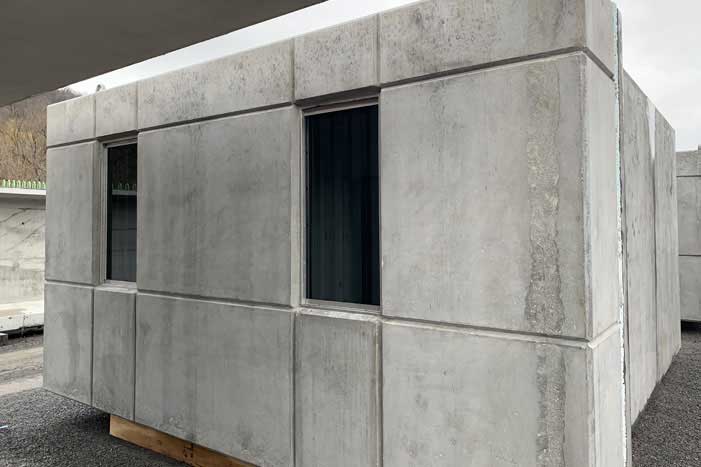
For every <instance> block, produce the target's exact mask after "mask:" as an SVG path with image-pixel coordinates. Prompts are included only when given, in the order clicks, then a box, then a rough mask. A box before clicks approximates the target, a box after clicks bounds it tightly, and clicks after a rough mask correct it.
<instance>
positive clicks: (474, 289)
mask: <svg viewBox="0 0 701 467" xmlns="http://www.w3.org/2000/svg"><path fill="white" fill-rule="evenodd" d="M587 60H588V59H587V58H586V56H585V55H584V54H575V55H570V56H567V57H564V58H557V59H550V60H545V61H540V62H536V63H529V64H523V65H514V66H509V67H505V68H501V69H498V70H487V71H483V72H475V73H470V74H467V75H463V76H458V77H450V78H443V79H440V80H435V81H429V82H425V83H419V84H416V85H410V86H403V87H399V88H396V89H391V90H387V91H385V92H383V93H382V96H381V105H382V112H381V133H382V148H381V153H382V160H381V165H382V168H381V170H382V178H381V182H380V183H381V190H382V195H381V196H382V203H383V211H382V246H383V254H382V259H383V271H382V274H383V275H382V305H383V314H385V315H390V316H400V317H405V318H418V319H425V320H431V321H442V322H451V323H461V324H469V325H473V326H481V327H489V328H498V329H510V330H518V331H527V332H536V333H543V334H550V335H567V336H573V337H591V333H590V332H587V329H591V324H588V320H591V319H592V317H591V316H589V317H588V316H587V315H586V310H585V303H584V295H585V293H586V292H585V282H584V273H585V270H584V268H583V267H582V265H583V263H584V242H585V238H584V232H585V227H584V225H583V217H582V212H583V210H584V200H583V193H584V184H583V179H582V172H583V170H584V167H583V161H585V160H587V156H586V155H585V154H584V153H585V150H586V147H585V144H584V142H585V140H586V139H585V135H584V134H583V131H584V129H585V124H584V122H585V121H586V120H587V115H586V111H587V109H586V107H585V103H584V102H583V101H582V99H580V96H582V95H584V93H583V92H582V90H583V89H585V88H586V81H585V79H584V77H585V76H586V75H585V72H589V71H591V70H590V69H589V68H587V67H586V62H587ZM609 87H612V85H611V83H610V81H609ZM475 109H480V111H479V112H475ZM555 109H556V110H555ZM610 113H611V114H612V113H613V107H611V108H610ZM533 115H538V117H537V118H533ZM494 121H499V122H500V123H501V124H500V125H494V124H493V122H494ZM439 133H440V134H441V138H440V140H438V141H437V140H435V139H434V138H433V137H432V135H435V134H439ZM605 136H606V135H605V134H604V135H596V136H595V138H597V137H605ZM611 136H613V133H612V134H611ZM604 144H605V143H604ZM608 145H609V147H611V146H615V139H613V138H612V139H610V140H609V141H608ZM427 153H428V154H431V155H432V156H431V157H426V154H427ZM612 169H614V167H612ZM614 173H615V172H614ZM436 180H440V183H439V184H436V183H435V182H434V181H436ZM485 212H489V213H492V215H488V216H487V215H484V213H485ZM448 225H451V226H454V228H452V229H446V226H448ZM606 227H607V228H608V229H609V230H610V231H611V235H615V233H614V230H615V224H612V225H609V226H606ZM540 271H547V273H545V274H543V275H542V276H541V273H540ZM536 276H538V277H536ZM446 277H450V278H451V279H450V280H446ZM458 284H459V285H458ZM614 307H615V305H614ZM524 310H526V311H525V312H524ZM609 325H610V324H609Z"/></svg>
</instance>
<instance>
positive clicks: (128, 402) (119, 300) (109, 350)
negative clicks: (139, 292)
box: [92, 286, 136, 420]
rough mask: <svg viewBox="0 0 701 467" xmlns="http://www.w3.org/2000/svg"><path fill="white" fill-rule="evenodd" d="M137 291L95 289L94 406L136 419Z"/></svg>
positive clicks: (121, 288) (104, 287)
mask: <svg viewBox="0 0 701 467" xmlns="http://www.w3.org/2000/svg"><path fill="white" fill-rule="evenodd" d="M135 307H136V289H129V288H125V287H116V286H102V287H98V288H96V289H95V296H94V308H93V313H94V325H93V379H92V388H93V389H92V390H93V398H92V404H93V406H94V407H96V408H98V409H100V410H102V411H105V412H107V413H111V414H115V415H119V416H120V417H122V418H126V419H129V420H133V419H134V358H135V353H134V352H135V349H134V347H135V338H136V337H135V336H136V332H135V313H136V310H135Z"/></svg>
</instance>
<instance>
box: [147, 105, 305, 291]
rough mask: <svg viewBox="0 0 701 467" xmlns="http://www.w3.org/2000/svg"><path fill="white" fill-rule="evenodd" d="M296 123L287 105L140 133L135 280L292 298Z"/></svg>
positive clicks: (163, 287)
mask: <svg viewBox="0 0 701 467" xmlns="http://www.w3.org/2000/svg"><path fill="white" fill-rule="evenodd" d="M299 125H300V120H299V113H298V112H297V111H296V110H295V109H293V108H291V107H287V108H284V109H279V110H271V111H267V112H261V113H255V114H250V115H244V116H240V117H232V118H226V119H221V120H216V121H210V122H204V123H198V124H193V125H186V126H179V127H176V128H171V129H166V130H158V131H153V132H147V133H145V134H141V135H140V136H139V154H140V155H148V156H147V157H139V186H140V189H139V198H138V203H139V209H138V225H139V226H145V225H149V226H150V228H148V229H145V228H139V229H138V241H137V245H138V247H137V248H138V258H139V259H138V271H137V284H138V286H139V288H140V289H144V290H155V291H162V292H172V293H180V294H191V295H197V296H206V297H215V298H229V299H234V300H240V301H247V302H251V301H256V302H263V303H278V304H284V305H290V304H292V303H293V296H294V299H295V300H296V297H297V295H298V293H299V285H298V284H297V283H295V284H293V283H292V277H293V276H292V275H293V270H296V267H293V264H292V262H291V261H292V259H293V252H292V250H293V249H297V248H299V247H298V244H297V242H296V241H295V240H296V239H295V236H294V232H295V231H297V230H298V227H294V226H293V224H296V223H298V222H299V218H298V217H297V216H295V215H294V211H293V207H296V206H297V199H298V196H299V172H298V171H299V157H300V156H299V150H300V143H299ZM163 180H168V183H161V182H162V181H163Z"/></svg>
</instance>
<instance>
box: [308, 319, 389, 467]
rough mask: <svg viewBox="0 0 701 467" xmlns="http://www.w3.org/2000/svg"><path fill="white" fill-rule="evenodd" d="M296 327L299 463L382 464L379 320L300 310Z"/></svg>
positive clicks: (359, 466) (342, 466) (344, 466)
mask: <svg viewBox="0 0 701 467" xmlns="http://www.w3.org/2000/svg"><path fill="white" fill-rule="evenodd" d="M347 318H348V319H347ZM295 329H296V337H295V341H296V352H295V354H296V357H295V358H296V367H295V378H296V389H295V397H296V402H295V422H296V425H297V426H296V441H295V446H296V448H295V449H296V452H297V465H300V466H305V467H326V466H330V465H333V466H337V467H362V466H367V467H370V466H373V467H376V466H378V465H380V460H379V455H380V453H379V433H378V432H379V414H378V410H379V394H378V392H379V385H378V375H379V364H378V358H379V357H378V350H379V347H378V344H379V338H378V331H379V326H378V323H377V321H376V320H368V319H364V318H361V317H353V315H350V316H347V317H341V316H315V315H309V314H301V315H299V316H298V319H297V323H296V327H295Z"/></svg>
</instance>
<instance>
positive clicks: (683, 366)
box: [633, 325, 701, 467]
mask: <svg viewBox="0 0 701 467" xmlns="http://www.w3.org/2000/svg"><path fill="white" fill-rule="evenodd" d="M633 466H634V467H694V466H701V327H699V326H698V325H684V326H682V349H681V351H680V352H679V355H677V357H676V358H675V359H674V362H673V363H672V366H671V367H670V369H669V372H668V373H667V375H666V376H665V377H664V378H663V379H662V382H661V383H660V384H659V385H658V386H657V388H656V389H655V391H654V392H653V393H652V397H650V401H649V402H648V403H647V406H646V407H645V410H644V411H643V413H642V414H641V415H640V417H639V418H638V421H637V422H636V423H635V426H634V427H633Z"/></svg>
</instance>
